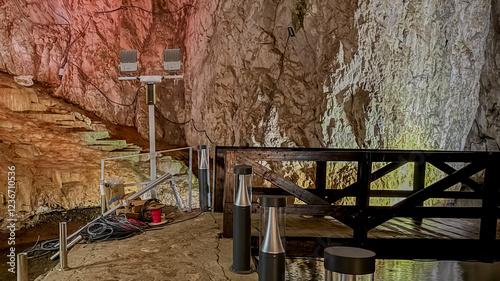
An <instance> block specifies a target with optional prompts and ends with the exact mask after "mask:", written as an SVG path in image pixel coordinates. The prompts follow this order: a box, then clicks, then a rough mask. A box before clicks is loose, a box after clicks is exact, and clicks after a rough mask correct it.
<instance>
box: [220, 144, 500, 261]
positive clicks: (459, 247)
mask: <svg viewBox="0 0 500 281" xmlns="http://www.w3.org/2000/svg"><path fill="white" fill-rule="evenodd" d="M215 154H216V157H215V158H214V173H215V177H214V178H215V185H214V195H213V196H214V206H213V208H214V211H216V212H223V235H224V236H225V237H232V207H233V190H234V179H233V169H234V166H236V165H240V164H246V165H250V166H252V167H253V172H254V175H255V176H256V177H261V178H263V179H265V180H266V181H268V182H270V183H271V184H272V187H271V188H263V187H256V186H254V188H253V192H254V195H263V194H281V195H288V196H294V197H296V198H298V199H300V200H301V201H303V202H304V203H306V204H296V205H289V206H287V210H286V212H287V230H286V236H287V238H286V250H287V255H288V256H322V254H323V249H324V248H325V247H329V246H331V245H351V246H358V247H363V248H367V249H371V250H373V251H375V252H376V253H377V256H378V257H379V258H399V259H451V260H479V261H483V262H493V261H500V240H499V239H497V238H499V235H498V234H499V233H500V231H499V229H498V224H497V222H498V218H499V215H500V212H499V202H500V201H499V200H500V198H499V195H500V194H499V191H500V188H499V187H500V181H499V179H500V178H499V177H500V152H462V151H461V152H456V151H403V150H345V149H312V148H248V147H217V148H216V152H215ZM263 161H264V162H266V163H269V162H279V161H307V162H310V161H314V162H316V165H315V166H316V178H315V188H314V189H311V188H303V187H300V186H298V185H297V184H295V183H293V182H291V181H290V180H288V179H285V178H283V177H281V176H280V175H279V174H278V173H277V172H276V171H272V170H270V169H269V168H267V167H266V166H265V165H262V164H261V163H263ZM328 162H354V163H356V164H357V175H356V178H357V181H356V182H354V183H353V184H351V185H349V186H347V187H345V188H343V189H331V188H329V187H328V186H327V184H326V183H327V164H328ZM407 163H413V167H414V171H412V172H413V186H412V190H395V189H394V190H390V189H386V190H374V189H373V188H370V187H371V186H373V182H375V181H377V180H379V179H382V178H383V177H387V175H388V174H390V173H391V172H394V171H396V170H397V169H398V168H400V167H402V166H404V165H406V164H407ZM452 163H459V164H460V165H457V164H452ZM374 165H375V166H376V167H381V168H378V169H377V170H375V169H374V168H373V167H374ZM429 165H431V166H432V167H435V168H436V169H439V170H440V171H442V172H444V173H445V174H446V176H444V177H442V178H441V179H439V180H437V181H435V182H433V183H427V184H426V167H429ZM458 166H460V167H461V168H456V167H458ZM454 167H455V168H454ZM372 169H374V170H375V171H372ZM476 174H478V175H481V176H476V177H474V178H480V179H481V180H480V181H479V182H478V181H477V180H473V179H472V178H471V177H472V176H474V175H476ZM482 175H484V177H483V176H482ZM483 179H484V180H483ZM428 181H429V180H428ZM460 183H461V184H462V186H463V187H466V188H462V189H466V190H467V191H464V190H461V191H450V190H449V189H450V187H453V186H455V185H456V184H460ZM396 188H397V187H396ZM345 197H354V198H355V200H354V202H355V204H353V205H338V202H339V200H341V199H343V198H345ZM375 197H378V198H381V197H382V198H396V197H399V198H404V199H402V200H401V201H399V202H397V203H395V204H394V205H392V206H372V205H371V204H370V199H371V198H375ZM431 198H452V199H469V200H474V199H475V200H476V201H478V202H480V204H478V205H479V207H457V206H447V205H443V206H425V207H424V206H423V202H424V201H425V200H428V199H431ZM336 202H337V203H336ZM253 207H254V210H257V208H258V203H256V202H255V203H253ZM304 215H307V217H305V216H304ZM252 221H253V223H252V224H253V226H254V233H253V234H252V236H253V241H252V244H253V247H254V251H255V253H257V251H258V242H257V240H258V232H257V229H258V227H259V223H258V216H257V215H256V214H255V218H254V217H252Z"/></svg>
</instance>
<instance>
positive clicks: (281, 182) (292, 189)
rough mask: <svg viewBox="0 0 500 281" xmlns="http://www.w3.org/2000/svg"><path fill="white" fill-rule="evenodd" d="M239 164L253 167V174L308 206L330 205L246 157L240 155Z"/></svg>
mask: <svg viewBox="0 0 500 281" xmlns="http://www.w3.org/2000/svg"><path fill="white" fill-rule="evenodd" d="M237 162H238V164H245V165H249V166H252V167H253V173H254V174H256V175H258V176H260V177H262V178H264V179H265V180H267V181H269V182H270V183H272V184H273V185H275V186H276V187H279V188H281V189H284V190H286V191H287V192H289V193H290V194H292V195H293V196H295V197H296V198H298V199H299V200H302V201H303V202H305V203H307V204H317V205H328V204H329V203H328V202H327V201H325V200H324V199H322V198H320V197H318V196H316V195H314V194H312V193H311V192H309V191H308V190H307V189H303V188H302V187H300V186H298V185H296V184H295V183H293V182H291V181H289V180H287V179H285V178H283V177H282V176H280V175H278V174H277V173H275V172H273V171H271V170H270V169H268V168H267V167H265V166H263V165H261V164H259V163H257V162H255V161H253V160H251V159H248V158H245V157H244V156H241V155H238V157H237Z"/></svg>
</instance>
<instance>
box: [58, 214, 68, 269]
mask: <svg viewBox="0 0 500 281" xmlns="http://www.w3.org/2000/svg"><path fill="white" fill-rule="evenodd" d="M67 237H68V228H67V225H66V222H60V223H59V254H60V255H61V258H60V261H61V262H60V268H59V270H60V271H64V270H66V269H68V251H67V242H68V240H67Z"/></svg>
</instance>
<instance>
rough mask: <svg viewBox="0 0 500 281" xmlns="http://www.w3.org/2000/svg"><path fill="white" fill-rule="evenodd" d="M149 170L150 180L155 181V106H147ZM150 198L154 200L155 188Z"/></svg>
mask: <svg viewBox="0 0 500 281" xmlns="http://www.w3.org/2000/svg"><path fill="white" fill-rule="evenodd" d="M149 153H150V161H149V169H150V180H151V181H154V180H155V179H156V134H155V105H154V104H150V105H149ZM151 198H156V187H155V188H153V189H151Z"/></svg>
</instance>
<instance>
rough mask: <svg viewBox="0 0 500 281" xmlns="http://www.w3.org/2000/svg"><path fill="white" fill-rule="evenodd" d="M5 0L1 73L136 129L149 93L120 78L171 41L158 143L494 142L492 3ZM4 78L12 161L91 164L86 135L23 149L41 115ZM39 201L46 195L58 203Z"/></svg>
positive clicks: (151, 66)
mask: <svg viewBox="0 0 500 281" xmlns="http://www.w3.org/2000/svg"><path fill="white" fill-rule="evenodd" d="M0 8H1V9H0V30H2V32H0V71H3V72H5V73H9V74H10V75H12V76H14V77H16V81H17V83H18V85H24V86H22V87H28V88H26V89H29V87H32V86H31V85H32V84H33V83H35V82H36V83H43V84H44V85H46V86H50V87H51V88H53V89H54V91H53V93H52V95H53V96H55V97H60V98H63V99H64V100H66V101H68V102H69V103H72V104H75V105H77V106H78V107H80V108H81V109H83V110H85V111H86V112H92V113H93V114H95V115H96V116H97V117H99V118H102V119H103V120H105V121H107V122H111V123H112V124H115V125H119V126H129V127H135V128H136V129H137V132H138V133H137V134H139V135H140V136H141V137H142V138H143V139H147V136H148V133H147V131H148V125H147V123H148V122H147V121H148V118H147V107H146V105H145V103H144V95H145V91H144V88H143V87H141V85H140V83H139V82H137V81H133V82H124V81H118V80H117V77H118V76H120V75H141V74H155V75H163V74H165V73H164V71H163V70H162V66H161V62H162V51H163V49H169V48H180V49H181V51H182V54H183V70H182V71H181V72H182V74H183V75H184V79H182V80H165V81H163V82H162V83H161V84H160V85H158V103H157V105H156V122H157V131H156V138H157V142H158V143H159V144H160V145H162V144H163V145H165V144H171V145H186V144H188V145H197V144H205V143H210V144H212V145H238V146H245V145H249V146H304V147H334V148H391V149H392V148H402V149H449V150H463V149H464V148H470V149H498V143H499V142H498V140H500V135H499V134H498V133H497V131H498V126H497V125H496V124H497V123H498V120H497V119H498V118H497V116H498V110H497V99H498V96H499V95H498V91H499V86H498V81H497V80H498V79H497V78H498V64H499V62H498V61H499V59H498V52H497V49H498V48H497V45H498V44H497V43H498V38H499V35H498V34H499V27H498V21H499V19H498V15H499V10H500V8H499V4H498V1H497V0H492V1H489V0H478V1H472V2H464V1H459V0H446V1H441V0H422V1H381V0H370V1H368V0H357V1H341V0H327V1H320V0H281V1H271V0H227V1H220V0H217V1H215V0H214V1H209V0H173V1H163V0H162V1H132V0H109V1H102V0H92V1H81V0H70V1H62V0H54V1H33V0H8V1H0ZM289 27H291V28H293V30H290V29H289ZM122 49H135V50H138V54H139V67H140V71H139V72H138V73H136V74H122V73H120V72H119V71H118V63H119V52H120V50H122ZM36 83H35V84H36ZM16 87H17V86H16ZM7 88H9V87H4V88H2V91H1V92H0V99H1V101H2V103H3V104H5V105H6V106H7V107H9V104H11V105H12V106H13V107H15V108H10V111H5V110H4V111H2V112H3V113H2V114H5V115H4V116H3V118H4V119H5V120H6V121H5V122H7V123H5V124H6V125H5V126H4V127H3V128H7V129H9V130H12V132H16V136H15V138H17V139H18V143H19V145H17V144H16V145H15V146H16V147H15V148H14V147H10V146H6V143H9V142H10V141H9V140H7V139H6V138H5V137H2V139H1V140H2V143H1V145H2V146H3V147H2V153H3V154H4V155H5V158H6V159H7V160H8V161H7V163H10V162H13V161H14V160H13V159H17V158H15V157H16V156H15V154H16V153H18V154H17V155H20V156H17V157H19V159H20V160H19V161H21V162H22V161H24V162H22V163H26V166H27V167H31V166H33V165H35V164H36V165H37V167H38V165H49V164H50V165H55V163H58V164H59V165H60V164H61V163H68V162H71V161H72V159H76V157H79V158H80V157H83V159H84V160H83V161H81V163H78V166H80V165H86V164H89V165H90V163H93V164H92V165H95V161H96V160H95V157H88V155H90V154H93V153H94V152H89V151H87V150H86V149H88V148H85V147H84V146H82V148H80V147H79V148H78V149H76V148H75V150H76V151H78V152H70V151H72V150H73V148H71V149H69V147H68V149H64V148H61V151H60V152H57V153H56V152H55V151H53V152H51V153H53V154H54V157H55V158H53V159H54V160H53V161H54V163H51V162H50V161H51V160H49V159H48V160H47V161H46V162H47V163H38V162H37V163H34V162H33V161H32V160H30V157H32V155H34V154H37V153H46V155H49V154H50V153H49V152H48V151H47V152H43V151H41V152H38V150H37V149H34V148H32V147H31V146H30V145H31V144H33V143H36V142H41V141H42V140H43V138H42V139H41V140H40V139H37V136H38V135H40V134H38V133H37V131H38V130H37V129H36V126H34V127H33V126H32V127H33V128H31V127H29V126H31V125H30V123H29V122H25V119H13V116H16V118H17V116H21V115H22V116H24V115H23V114H25V113H23V112H24V111H26V110H32V109H27V108H29V106H32V103H33V102H32V100H31V99H32V98H33V94H32V93H31V94H23V95H18V94H15V95H13V94H12V93H11V92H12V90H10V89H7ZM26 89H24V90H23V91H28V92H29V90H26ZM16 91H17V90H16ZM16 93H17V92H16ZM13 101H15V102H13ZM35 104H36V102H35ZM16 111H21V113H12V112H16ZM19 114H21V115H19ZM83 115H86V114H85V113H83ZM20 118H21V117H20ZM75 118H77V119H78V116H77V115H75ZM70 121H72V120H70ZM82 122H83V123H85V121H84V120H83V119H82ZM16 126H17V127H16ZM37 126H39V125H37ZM40 126H41V125H40ZM28 127H29V128H28ZM16 128H17V129H16ZM27 129H29V132H26V130H27ZM16 130H17V131H16ZM469 132H470V133H469ZM467 135H469V139H468V141H467V139H466V138H467ZM2 136H3V135H2ZM57 137H61V138H65V140H64V143H69V144H71V143H74V142H75V140H74V139H66V138H70V137H69V136H64V135H61V136H57ZM21 138H25V139H23V140H21ZM467 142H469V143H471V145H468V146H467V147H466V144H467ZM10 143H12V142H10ZM69 144H68V145H69ZM47 146H48V145H46V146H45V147H47ZM37 147H38V146H37ZM84 148H85V149H84ZM44 155H45V154H44ZM56 156H57V157H59V158H60V159H64V160H58V159H59V158H57V157H56ZM86 157H87V158H86ZM79 158H78V159H79ZM70 159H71V161H70ZM16 161H17V160H16ZM59 161H63V162H59ZM21 162H19V163H21ZM41 162H43V161H41ZM71 165H77V164H75V163H74V162H73V164H71ZM71 165H70V164H69V163H68V167H71ZM94 167H95V166H94ZM297 168H298V169H300V170H304V171H306V170H311V169H312V167H311V166H308V164H304V166H303V167H298V166H297ZM0 169H3V170H2V171H4V170H5V167H0ZM332 169H333V168H332ZM336 169H337V170H339V169H342V170H344V171H345V173H341V174H338V175H333V178H331V179H329V180H330V181H333V182H335V183H336V184H340V183H343V182H347V181H349V180H347V178H349V177H350V176H349V175H351V174H352V173H351V171H352V167H337V168H336ZM294 171H295V170H294ZM2 174H3V173H2ZM286 174H287V176H288V177H292V178H293V177H297V176H298V175H297V174H296V173H295V172H289V171H287V172H286ZM44 175H45V174H44ZM54 177H55V178H59V177H62V176H54ZM299 177H301V176H299ZM71 178H72V176H71V175H69V176H68V179H71ZM39 180H40V182H44V181H47V180H46V179H45V178H43V176H41V178H40V179H39ZM79 180H80V179H75V180H68V182H79ZM37 181H38V180H37ZM299 181H300V182H303V183H304V184H306V185H307V184H309V183H310V180H309V179H307V178H301V179H300V180H299ZM21 182H22V181H21ZM31 184H33V182H32V183H31ZM27 185H29V184H27ZM58 186H59V187H58V188H61V186H60V185H58ZM70 189H72V187H68V190H70ZM23 192H28V191H23ZM89 192H90V191H89ZM92 192H94V191H92ZM26 198H28V197H26ZM48 198H50V199H47V200H48V201H47V200H45V201H44V203H43V204H41V205H47V206H51V205H50V204H52V203H49V201H51V200H52V201H53V204H55V205H58V204H59V205H61V204H62V203H61V202H63V199H61V198H60V197H50V196H49V197H48ZM92 198H94V197H92ZM33 200H35V199H33ZM36 200H38V199H36ZM42 201H43V200H42ZM52 201H51V202H52ZM23 204H24V203H23ZM26 204H31V203H26ZM64 206H67V207H74V206H73V205H71V204H69V205H64Z"/></svg>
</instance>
